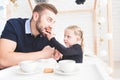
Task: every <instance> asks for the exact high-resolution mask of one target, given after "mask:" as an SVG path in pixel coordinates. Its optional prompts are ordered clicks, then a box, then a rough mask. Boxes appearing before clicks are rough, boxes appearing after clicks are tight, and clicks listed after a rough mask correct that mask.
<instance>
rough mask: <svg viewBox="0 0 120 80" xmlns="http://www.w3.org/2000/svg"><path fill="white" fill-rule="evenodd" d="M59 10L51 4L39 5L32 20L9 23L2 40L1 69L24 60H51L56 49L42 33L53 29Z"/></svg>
mask: <svg viewBox="0 0 120 80" xmlns="http://www.w3.org/2000/svg"><path fill="white" fill-rule="evenodd" d="M56 14H57V9H56V8H55V7H54V6H53V5H52V4H49V3H38V4H37V5H36V6H35V8H34V10H33V14H32V18H31V19H22V18H14V19H10V20H8V21H7V23H6V25H5V28H4V30H3V32H2V35H1V39H0V68H6V67H9V66H13V65H16V64H18V63H19V62H20V61H23V60H37V59H42V58H51V57H52V56H53V53H54V49H53V48H51V47H50V46H48V44H49V41H48V39H47V38H46V36H45V35H44V34H43V33H42V31H43V30H46V28H48V27H49V28H52V27H53V26H54V23H55V16H56Z"/></svg>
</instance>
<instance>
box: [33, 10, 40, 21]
mask: <svg viewBox="0 0 120 80" xmlns="http://www.w3.org/2000/svg"><path fill="white" fill-rule="evenodd" d="M38 19H39V13H38V12H34V13H33V20H34V21H37V20H38Z"/></svg>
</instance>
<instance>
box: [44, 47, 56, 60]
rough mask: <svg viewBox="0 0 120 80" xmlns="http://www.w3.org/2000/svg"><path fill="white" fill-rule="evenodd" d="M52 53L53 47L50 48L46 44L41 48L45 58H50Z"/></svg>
mask: <svg viewBox="0 0 120 80" xmlns="http://www.w3.org/2000/svg"><path fill="white" fill-rule="evenodd" d="M53 53H54V48H51V47H50V46H46V47H44V48H43V56H44V57H45V58H51V57H52V55H53Z"/></svg>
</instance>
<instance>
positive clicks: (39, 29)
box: [36, 24, 43, 35]
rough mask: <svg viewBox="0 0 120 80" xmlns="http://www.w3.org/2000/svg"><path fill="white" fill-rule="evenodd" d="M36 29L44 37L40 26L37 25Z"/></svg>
mask: <svg viewBox="0 0 120 80" xmlns="http://www.w3.org/2000/svg"><path fill="white" fill-rule="evenodd" d="M36 29H37V31H38V32H39V34H41V35H43V33H42V30H41V28H40V26H38V25H37V24H36Z"/></svg>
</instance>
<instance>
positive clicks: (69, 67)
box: [58, 60, 76, 73]
mask: <svg viewBox="0 0 120 80" xmlns="http://www.w3.org/2000/svg"><path fill="white" fill-rule="evenodd" d="M75 64H76V63H75V61H74V60H61V61H59V62H58V65H59V69H60V70H61V71H63V72H65V73H68V72H73V71H74V70H75Z"/></svg>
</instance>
